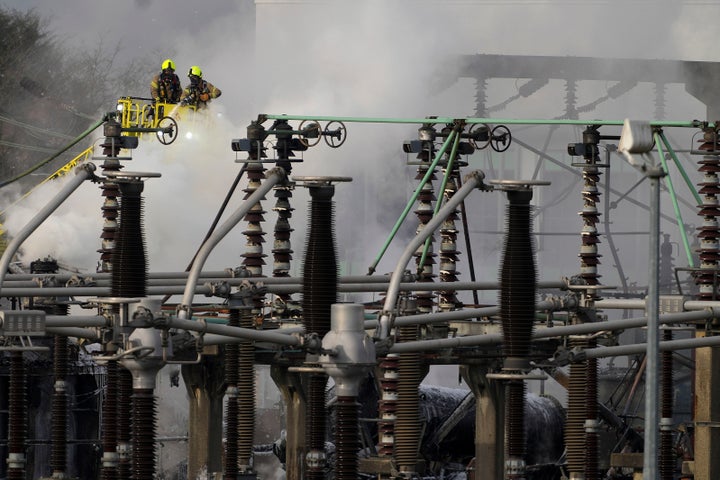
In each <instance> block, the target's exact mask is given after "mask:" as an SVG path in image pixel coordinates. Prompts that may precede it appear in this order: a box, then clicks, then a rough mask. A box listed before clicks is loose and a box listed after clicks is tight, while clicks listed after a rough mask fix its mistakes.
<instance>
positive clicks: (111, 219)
mask: <svg viewBox="0 0 720 480" xmlns="http://www.w3.org/2000/svg"><path fill="white" fill-rule="evenodd" d="M106 141H107V139H106ZM116 154H117V152H112V151H110V150H108V151H107V152H106V155H109V156H115V155H116ZM122 168H123V167H122V165H120V162H119V161H118V160H117V159H114V158H108V159H106V160H105V162H104V163H103V165H102V169H103V173H104V174H105V173H107V172H117V171H119V170H121V169H122ZM105 178H107V177H105ZM100 188H101V189H102V193H101V195H102V197H103V198H104V201H103V205H102V207H101V210H102V216H103V219H104V222H103V228H102V234H101V238H102V240H103V242H102V243H103V246H102V248H100V249H98V250H97V252H98V253H100V264H99V266H98V271H99V272H109V271H111V270H112V252H113V247H111V246H114V243H115V236H116V234H117V229H118V225H117V218H118V210H119V204H118V200H117V199H118V197H119V196H120V187H119V186H118V184H117V183H114V182H112V181H109V180H104V181H103V183H102V185H101V187H100Z"/></svg>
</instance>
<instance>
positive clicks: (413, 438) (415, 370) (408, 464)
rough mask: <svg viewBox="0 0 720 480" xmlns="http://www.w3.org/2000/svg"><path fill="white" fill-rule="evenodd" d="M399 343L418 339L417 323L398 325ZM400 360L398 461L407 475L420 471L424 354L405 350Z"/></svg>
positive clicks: (398, 466)
mask: <svg viewBox="0 0 720 480" xmlns="http://www.w3.org/2000/svg"><path fill="white" fill-rule="evenodd" d="M397 331H398V334H397V341H398V342H412V341H415V340H417V339H418V336H419V332H420V329H419V327H418V326H417V325H408V326H403V327H397ZM399 357H400V358H399V361H398V371H399V375H398V384H397V389H398V401H397V420H396V421H395V462H396V464H397V469H398V471H399V472H400V474H401V475H403V476H404V477H405V478H413V475H415V474H416V473H417V465H418V451H419V449H420V440H421V434H422V425H421V422H420V397H419V394H418V388H419V386H420V382H422V379H423V374H422V366H421V363H420V353H418V352H412V353H401V354H400V355H399Z"/></svg>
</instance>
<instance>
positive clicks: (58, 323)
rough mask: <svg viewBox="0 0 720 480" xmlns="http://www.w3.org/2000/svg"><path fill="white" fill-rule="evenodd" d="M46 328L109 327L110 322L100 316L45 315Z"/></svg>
mask: <svg viewBox="0 0 720 480" xmlns="http://www.w3.org/2000/svg"><path fill="white" fill-rule="evenodd" d="M45 326H46V327H48V328H49V327H57V328H60V327H109V326H110V322H109V321H108V319H107V318H105V317H103V316H102V315H92V316H84V315H46V316H45Z"/></svg>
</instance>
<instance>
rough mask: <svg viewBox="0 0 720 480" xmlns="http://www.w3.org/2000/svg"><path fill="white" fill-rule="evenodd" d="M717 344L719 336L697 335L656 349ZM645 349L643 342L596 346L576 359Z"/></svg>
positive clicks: (669, 349) (621, 354)
mask: <svg viewBox="0 0 720 480" xmlns="http://www.w3.org/2000/svg"><path fill="white" fill-rule="evenodd" d="M717 346H720V337H717V336H716V337H698V338H687V339H682V340H667V341H664V342H659V343H658V350H659V351H661V352H666V351H674V350H688V349H694V348H704V347H717ZM646 349H647V345H645V344H644V343H634V344H632V345H620V346H617V347H597V348H593V349H590V350H585V351H584V352H583V353H581V354H580V356H578V359H579V360H581V359H583V358H606V357H620V356H623V355H638V354H640V353H644V352H645V351H646ZM657 418H659V417H656V419H657Z"/></svg>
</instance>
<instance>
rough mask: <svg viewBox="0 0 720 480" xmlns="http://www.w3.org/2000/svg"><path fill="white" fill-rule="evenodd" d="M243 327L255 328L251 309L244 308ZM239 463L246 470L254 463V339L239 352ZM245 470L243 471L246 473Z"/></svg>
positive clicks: (242, 343) (244, 344)
mask: <svg viewBox="0 0 720 480" xmlns="http://www.w3.org/2000/svg"><path fill="white" fill-rule="evenodd" d="M240 326H241V327H242V328H248V329H251V328H254V327H255V326H254V325H253V316H252V312H250V310H247V309H246V310H243V311H242V315H241V317H240ZM237 432H238V465H239V466H240V467H241V469H244V470H245V471H246V472H247V470H248V469H249V466H250V465H252V454H253V440H254V439H255V345H254V343H253V342H252V341H249V340H248V341H243V342H241V343H240V346H239V352H238V426H237ZM246 472H243V473H246Z"/></svg>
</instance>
